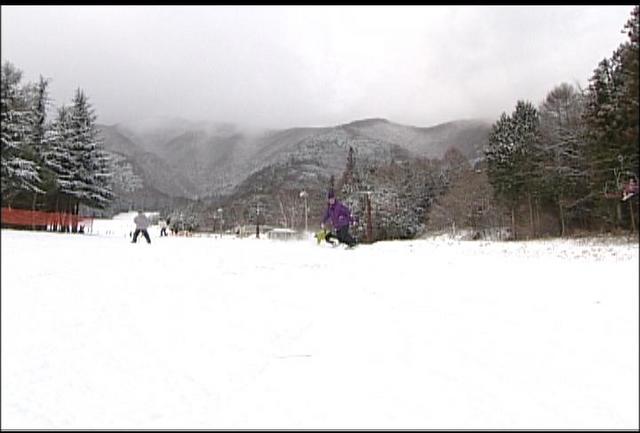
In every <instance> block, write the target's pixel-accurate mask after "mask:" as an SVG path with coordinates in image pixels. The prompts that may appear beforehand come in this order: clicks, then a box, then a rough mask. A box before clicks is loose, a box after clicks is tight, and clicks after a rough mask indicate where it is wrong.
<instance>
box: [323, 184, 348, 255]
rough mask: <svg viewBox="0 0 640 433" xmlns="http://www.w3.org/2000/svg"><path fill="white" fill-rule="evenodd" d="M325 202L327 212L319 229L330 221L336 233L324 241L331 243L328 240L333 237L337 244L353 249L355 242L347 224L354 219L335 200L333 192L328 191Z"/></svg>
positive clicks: (343, 206)
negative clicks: (326, 202)
mask: <svg viewBox="0 0 640 433" xmlns="http://www.w3.org/2000/svg"><path fill="white" fill-rule="evenodd" d="M327 200H328V205H327V211H326V212H325V213H324V218H322V223H320V227H322V228H324V224H325V223H326V222H327V220H330V221H331V225H332V226H333V229H334V230H335V231H336V235H335V236H333V234H328V235H327V238H326V240H327V241H328V242H331V240H330V238H333V237H335V238H337V239H338V241H339V242H342V243H344V244H347V245H349V246H350V247H353V246H354V245H355V244H356V240H355V239H354V238H353V237H352V236H351V235H350V234H349V224H351V223H352V222H354V221H355V219H354V218H353V217H352V216H351V211H350V210H349V208H347V207H346V206H345V205H344V204H342V203H341V202H339V201H338V200H336V196H335V193H334V192H333V191H329V194H328V195H327Z"/></svg>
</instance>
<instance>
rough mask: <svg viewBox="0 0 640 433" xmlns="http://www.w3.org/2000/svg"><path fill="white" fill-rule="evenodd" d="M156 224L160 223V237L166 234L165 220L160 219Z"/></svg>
mask: <svg viewBox="0 0 640 433" xmlns="http://www.w3.org/2000/svg"><path fill="white" fill-rule="evenodd" d="M158 224H160V237H162V236H167V221H165V220H163V219H161V220H160V221H159V222H158Z"/></svg>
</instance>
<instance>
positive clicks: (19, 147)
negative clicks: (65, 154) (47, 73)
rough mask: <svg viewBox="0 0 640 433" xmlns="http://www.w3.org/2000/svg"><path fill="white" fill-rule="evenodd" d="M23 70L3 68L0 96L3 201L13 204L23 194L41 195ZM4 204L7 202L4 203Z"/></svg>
mask: <svg viewBox="0 0 640 433" xmlns="http://www.w3.org/2000/svg"><path fill="white" fill-rule="evenodd" d="M21 79H22V71H20V70H19V69H17V68H16V67H15V66H13V64H11V63H10V62H5V63H4V64H3V65H2V80H1V82H2V84H1V93H0V123H1V125H2V130H1V133H0V135H1V152H0V154H1V161H2V162H1V175H2V189H1V190H2V200H3V202H6V203H7V204H11V203H12V201H13V199H14V198H15V197H16V196H18V195H19V194H21V193H34V192H42V190H41V189H40V187H39V184H40V177H39V175H38V165H37V162H36V161H35V157H34V155H33V154H32V152H30V151H29V147H28V133H29V123H30V116H31V110H30V104H29V99H28V97H27V92H26V90H25V89H24V88H23V87H22V86H21V85H20V81H21ZM3 204H4V203H3Z"/></svg>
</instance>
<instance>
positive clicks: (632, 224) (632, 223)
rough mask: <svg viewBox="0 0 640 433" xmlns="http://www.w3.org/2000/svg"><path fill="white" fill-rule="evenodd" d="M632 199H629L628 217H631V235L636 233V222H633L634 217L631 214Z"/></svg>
mask: <svg viewBox="0 0 640 433" xmlns="http://www.w3.org/2000/svg"><path fill="white" fill-rule="evenodd" d="M632 202H633V199H629V214H630V215H629V216H630V217H631V231H632V232H633V233H636V232H637V229H636V220H635V215H634V214H633V203H632Z"/></svg>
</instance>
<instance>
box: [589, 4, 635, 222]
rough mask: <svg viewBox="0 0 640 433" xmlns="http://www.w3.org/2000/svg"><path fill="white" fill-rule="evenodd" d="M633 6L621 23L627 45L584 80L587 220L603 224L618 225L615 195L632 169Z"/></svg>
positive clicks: (633, 136) (633, 93)
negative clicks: (589, 201) (588, 193)
mask: <svg viewBox="0 0 640 433" xmlns="http://www.w3.org/2000/svg"><path fill="white" fill-rule="evenodd" d="M638 13H639V12H638V7H637V6H636V7H635V8H634V9H633V12H632V16H631V18H630V19H629V21H628V22H627V24H626V26H625V29H628V33H627V34H628V35H629V41H628V42H624V43H623V44H621V45H620V46H619V47H618V49H617V50H616V51H615V52H614V53H613V55H612V57H611V58H610V59H606V58H605V59H603V60H602V61H601V62H600V63H599V64H598V67H597V68H596V69H595V70H594V73H593V76H592V77H591V79H590V80H589V87H588V92H587V95H586V103H585V109H584V115H583V119H584V122H585V126H586V130H585V138H586V159H587V164H588V170H589V188H590V191H591V196H592V199H593V203H592V206H593V216H594V217H595V218H597V219H599V220H600V221H602V222H604V223H614V222H615V223H616V224H620V223H621V222H622V214H621V207H620V203H619V202H617V203H616V204H615V206H614V205H612V203H611V201H610V200H608V198H607V196H606V195H605V194H603V192H610V193H611V192H612V193H614V195H613V197H615V194H617V193H618V192H619V191H620V189H621V188H622V183H623V182H624V181H625V180H626V179H625V178H626V177H632V176H635V177H636V178H637V176H638V174H639V173H638V172H639V167H638V148H639V146H640V142H639V139H638V56H639V55H640V50H639V47H638Z"/></svg>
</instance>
